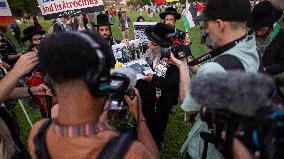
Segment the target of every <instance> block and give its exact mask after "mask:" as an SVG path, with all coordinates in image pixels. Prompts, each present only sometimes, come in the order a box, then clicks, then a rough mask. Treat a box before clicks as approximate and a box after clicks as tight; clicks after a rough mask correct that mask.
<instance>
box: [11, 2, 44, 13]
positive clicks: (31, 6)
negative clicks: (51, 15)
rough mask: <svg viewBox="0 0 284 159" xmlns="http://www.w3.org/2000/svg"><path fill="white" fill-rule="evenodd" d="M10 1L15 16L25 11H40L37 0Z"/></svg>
mask: <svg viewBox="0 0 284 159" xmlns="http://www.w3.org/2000/svg"><path fill="white" fill-rule="evenodd" d="M8 3H9V6H10V9H11V11H12V13H13V15H14V16H20V15H21V13H23V11H26V12H28V13H31V12H35V11H36V12H39V11H40V9H39V8H38V2H37V0H8Z"/></svg>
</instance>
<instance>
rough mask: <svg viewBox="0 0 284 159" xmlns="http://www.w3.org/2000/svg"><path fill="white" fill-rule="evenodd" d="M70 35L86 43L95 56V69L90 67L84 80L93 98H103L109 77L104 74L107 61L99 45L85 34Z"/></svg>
mask: <svg viewBox="0 0 284 159" xmlns="http://www.w3.org/2000/svg"><path fill="white" fill-rule="evenodd" d="M72 34H74V35H76V36H77V37H79V38H80V39H82V40H84V41H86V42H87V43H88V44H89V45H90V47H92V48H93V50H94V52H95V53H96V55H97V58H98V65H97V67H96V68H95V67H92V68H90V69H89V70H88V71H87V73H86V77H85V78H86V79H85V80H86V83H87V86H88V88H89V90H90V92H91V94H92V95H93V96H95V97H103V96H104V95H106V94H107V92H108V91H109V90H110V88H111V84H110V83H111V77H110V72H106V70H105V69H106V64H107V61H106V58H105V56H104V54H103V52H102V51H101V50H100V45H99V44H98V43H97V42H95V41H94V40H93V39H92V38H91V37H90V36H89V35H87V34H85V33H81V32H72Z"/></svg>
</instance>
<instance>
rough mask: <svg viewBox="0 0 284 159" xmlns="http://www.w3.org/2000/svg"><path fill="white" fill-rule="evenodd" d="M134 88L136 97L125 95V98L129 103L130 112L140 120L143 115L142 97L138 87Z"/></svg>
mask: <svg viewBox="0 0 284 159" xmlns="http://www.w3.org/2000/svg"><path fill="white" fill-rule="evenodd" d="M132 90H133V91H134V92H135V96H134V98H133V99H131V97H129V96H127V95H125V96H124V99H125V101H126V103H127V105H128V109H129V112H130V113H131V114H132V115H133V116H134V118H135V119H136V120H138V118H139V116H142V106H141V98H140V95H139V91H138V90H137V89H136V88H133V89H132Z"/></svg>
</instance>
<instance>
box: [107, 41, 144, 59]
mask: <svg viewBox="0 0 284 159" xmlns="http://www.w3.org/2000/svg"><path fill="white" fill-rule="evenodd" d="M147 49H148V46H147V42H145V41H142V40H139V39H136V40H131V41H129V44H128V45H126V44H117V45H113V46H112V51H113V54H114V57H115V59H116V60H117V61H119V62H122V63H126V62H130V61H133V60H137V59H140V58H141V57H142V56H143V54H144V53H145V52H146V50H147Z"/></svg>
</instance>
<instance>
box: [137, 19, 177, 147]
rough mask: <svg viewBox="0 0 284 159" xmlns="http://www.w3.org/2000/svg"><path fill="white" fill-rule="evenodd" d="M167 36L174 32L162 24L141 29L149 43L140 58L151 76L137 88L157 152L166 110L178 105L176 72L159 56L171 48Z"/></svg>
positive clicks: (160, 143)
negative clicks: (151, 72)
mask: <svg viewBox="0 0 284 159" xmlns="http://www.w3.org/2000/svg"><path fill="white" fill-rule="evenodd" d="M171 33H174V29H173V28H172V27H170V26H168V25H166V24H163V23H158V24H156V25H155V26H153V27H148V28H146V29H145V34H146V36H147V37H148V38H149V40H150V43H149V44H148V46H149V49H148V50H147V52H146V54H145V57H144V58H145V59H146V61H147V62H148V64H149V65H150V66H151V67H152V68H153V70H154V72H155V74H146V75H145V78H144V81H143V80H139V81H138V84H137V88H139V90H140V92H141V97H142V103H143V111H144V115H145V116H146V119H147V124H148V126H149V129H150V131H151V133H152V135H153V137H154V139H155V141H156V143H157V145H159V147H160V148H163V146H164V132H165V130H166V127H167V122H168V118H169V113H170V109H171V107H172V106H173V105H176V104H177V102H178V88H179V87H178V84H179V71H178V68H177V67H176V66H175V65H172V64H171V63H170V61H169V60H170V59H169V58H166V57H165V56H164V54H162V52H161V50H162V49H163V48H169V47H170V46H171V45H172V44H171V38H170V37H167V35H169V34H171Z"/></svg>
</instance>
